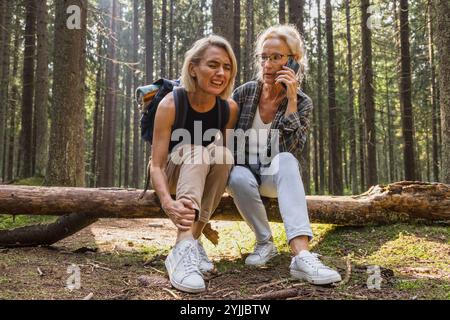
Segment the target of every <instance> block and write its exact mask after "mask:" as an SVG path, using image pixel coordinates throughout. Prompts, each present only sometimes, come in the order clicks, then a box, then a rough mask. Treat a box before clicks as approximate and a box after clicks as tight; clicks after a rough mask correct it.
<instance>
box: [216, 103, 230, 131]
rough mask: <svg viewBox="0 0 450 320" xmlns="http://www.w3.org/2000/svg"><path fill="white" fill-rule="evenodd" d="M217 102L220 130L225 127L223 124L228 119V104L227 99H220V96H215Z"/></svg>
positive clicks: (225, 123)
mask: <svg viewBox="0 0 450 320" xmlns="http://www.w3.org/2000/svg"><path fill="white" fill-rule="evenodd" d="M217 99H218V102H219V112H218V114H219V126H220V130H223V129H225V126H226V125H227V123H228V120H230V105H229V104H228V101H226V100H222V99H221V98H219V97H218V98H217Z"/></svg>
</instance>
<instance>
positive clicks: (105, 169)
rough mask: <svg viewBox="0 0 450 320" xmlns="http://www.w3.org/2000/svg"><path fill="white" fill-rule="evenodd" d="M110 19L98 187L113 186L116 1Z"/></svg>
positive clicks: (112, 5) (111, 9) (110, 10)
mask: <svg viewBox="0 0 450 320" xmlns="http://www.w3.org/2000/svg"><path fill="white" fill-rule="evenodd" d="M109 12H111V18H110V22H109V30H110V31H109V32H110V37H109V40H108V49H107V57H108V60H107V62H106V75H105V83H106V90H105V106H104V107H105V111H104V115H103V116H104V120H103V134H102V143H101V148H100V154H99V164H100V166H99V175H100V177H99V183H98V185H99V186H102V187H105V186H113V185H114V163H115V140H116V82H117V73H116V63H115V60H116V45H117V44H116V41H115V39H116V37H117V32H116V25H117V24H116V18H117V0H113V1H112V2H111V8H110V9H109Z"/></svg>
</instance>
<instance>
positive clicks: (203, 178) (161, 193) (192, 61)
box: [150, 35, 238, 293]
mask: <svg viewBox="0 0 450 320" xmlns="http://www.w3.org/2000/svg"><path fill="white" fill-rule="evenodd" d="M236 71H237V66H236V58H235V56H234V54H233V51H232V49H231V46H230V44H229V43H228V42H227V41H226V40H225V39H224V38H222V37H219V36H215V35H212V36H209V37H206V38H203V39H201V40H198V41H197V42H196V43H195V44H194V46H193V47H192V48H191V49H190V50H189V51H188V52H187V53H186V58H185V61H184V64H183V69H182V75H181V84H182V88H179V89H176V90H174V91H173V92H172V93H170V94H168V95H167V96H166V97H165V98H164V99H163V100H162V101H161V103H160V104H159V106H158V109H157V112H156V116H155V122H154V123H155V124H154V130H153V145H152V161H151V166H150V174H151V181H152V185H153V188H154V189H155V191H156V194H157V195H158V197H159V200H160V202H161V207H162V209H163V210H164V212H165V213H166V214H167V215H168V217H169V218H170V219H171V220H172V222H173V223H174V224H175V226H176V227H177V229H178V230H177V241H176V243H175V246H174V248H173V249H172V250H171V252H170V253H169V255H168V257H167V259H166V261H165V265H166V268H167V271H168V274H169V279H170V282H171V283H172V285H173V286H174V287H175V288H177V289H179V290H182V291H185V292H192V293H195V292H201V291H204V290H205V283H204V280H203V278H202V272H207V271H211V270H212V269H213V268H214V265H213V264H212V262H211V261H210V260H209V259H208V257H207V255H206V252H205V250H204V249H203V246H202V245H201V242H199V241H198V238H199V237H200V235H201V233H202V231H203V229H204V227H205V226H206V224H207V223H208V221H209V218H210V217H211V215H212V213H213V212H214V210H215V209H216V208H217V206H218V204H219V202H220V199H221V196H222V194H223V192H224V190H225V186H226V183H227V180H228V175H229V173H230V170H231V167H232V165H233V162H232V160H233V157H232V155H231V153H230V152H229V151H228V150H227V149H226V148H224V147H217V146H215V144H211V141H210V139H203V138H204V134H205V132H207V130H208V129H215V130H225V129H233V128H234V125H235V123H236V120H237V115H238V108H237V105H236V103H235V102H234V101H233V100H231V99H230V96H231V92H232V89H233V86H234V78H235V76H236ZM223 101H226V102H225V103H223ZM227 110H229V114H228V113H227V112H228V111H227ZM179 117H182V118H181V120H182V121H179V120H180V119H179ZM175 123H177V124H180V123H182V124H183V126H182V128H174V125H175ZM196 123H197V124H201V129H198V130H196ZM178 129H183V130H185V132H186V133H189V134H190V138H189V139H188V140H187V141H183V142H184V143H185V144H187V146H183V147H181V148H180V149H176V151H174V152H172V153H169V151H172V149H173V148H174V147H177V146H176V144H178V143H179V141H175V140H176V139H174V136H176V130H178ZM196 131H198V132H196ZM224 138H225V137H224ZM192 145H196V147H193V146H192ZM199 150H200V151H199ZM178 151H181V152H178ZM179 153H180V156H179V157H178V158H176V157H174V155H178V154H179ZM220 158H222V160H223V159H224V158H225V160H226V161H225V162H221V161H218V160H219V159H220ZM192 159H194V162H192V161H191V160H192ZM198 159H200V160H201V161H199V162H197V161H196V160H198ZM205 159H206V160H207V161H204V160H205ZM230 160H231V161H230Z"/></svg>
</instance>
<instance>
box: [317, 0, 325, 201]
mask: <svg viewBox="0 0 450 320" xmlns="http://www.w3.org/2000/svg"><path fill="white" fill-rule="evenodd" d="M320 8H321V4H320V0H317V113H318V124H319V193H320V194H324V193H325V147H324V124H323V108H324V106H323V102H322V101H323V99H322V84H323V75H322V70H323V62H322V56H323V52H322V19H321V16H320V14H321V12H320Z"/></svg>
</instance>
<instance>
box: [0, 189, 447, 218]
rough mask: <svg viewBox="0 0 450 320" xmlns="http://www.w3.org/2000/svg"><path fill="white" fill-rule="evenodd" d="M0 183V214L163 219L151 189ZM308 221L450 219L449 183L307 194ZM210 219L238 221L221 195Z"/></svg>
mask: <svg viewBox="0 0 450 320" xmlns="http://www.w3.org/2000/svg"><path fill="white" fill-rule="evenodd" d="M140 193H141V190H136V189H118V188H100V189H93V188H67V187H28V186H12V185H1V186H0V214H3V215H4V214H8V215H57V216H63V215H67V214H72V213H83V214H85V215H86V216H89V217H92V218H166V215H165V214H164V212H162V210H161V208H160V204H159V201H158V198H157V196H156V194H155V192H154V191H148V192H147V193H146V194H145V196H144V197H143V198H142V199H139V196H140ZM263 201H264V203H265V206H266V209H267V214H268V217H269V220H270V221H273V222H282V220H281V216H280V213H279V209H278V202H277V200H276V199H263ZM307 202H308V210H309V216H310V220H311V222H315V223H333V224H339V225H349V226H361V225H367V224H389V223H396V222H407V221H411V220H426V221H450V186H449V185H446V184H442V183H424V182H408V181H402V182H397V183H393V184H389V185H386V186H383V185H377V186H374V187H372V188H371V189H370V190H369V191H367V192H366V193H364V194H361V195H358V196H307ZM212 219H213V220H228V221H236V220H242V219H241V217H240V215H239V213H238V211H237V209H236V207H235V205H234V203H233V199H232V198H231V197H230V196H228V195H226V194H224V196H223V197H222V200H221V203H220V205H219V207H218V209H217V210H216V212H215V213H214V215H213V217H212Z"/></svg>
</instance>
